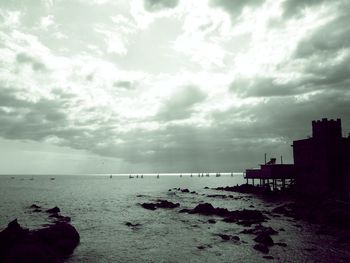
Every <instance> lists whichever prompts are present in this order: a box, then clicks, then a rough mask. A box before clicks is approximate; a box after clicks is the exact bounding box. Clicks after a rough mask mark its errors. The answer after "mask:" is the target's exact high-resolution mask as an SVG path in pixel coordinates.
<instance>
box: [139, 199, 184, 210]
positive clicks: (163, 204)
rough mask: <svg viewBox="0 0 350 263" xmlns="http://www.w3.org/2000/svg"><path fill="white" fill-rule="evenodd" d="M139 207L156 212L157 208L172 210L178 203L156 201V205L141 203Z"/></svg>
mask: <svg viewBox="0 0 350 263" xmlns="http://www.w3.org/2000/svg"><path fill="white" fill-rule="evenodd" d="M141 206H142V207H143V208H145V209H149V210H156V209H157V208H167V209H172V208H176V207H179V206H180V204H179V203H173V202H169V201H167V200H158V202H157V203H142V204H141Z"/></svg>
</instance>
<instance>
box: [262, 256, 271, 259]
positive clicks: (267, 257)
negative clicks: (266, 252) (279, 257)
mask: <svg viewBox="0 0 350 263" xmlns="http://www.w3.org/2000/svg"><path fill="white" fill-rule="evenodd" d="M263 258H266V259H273V256H263Z"/></svg>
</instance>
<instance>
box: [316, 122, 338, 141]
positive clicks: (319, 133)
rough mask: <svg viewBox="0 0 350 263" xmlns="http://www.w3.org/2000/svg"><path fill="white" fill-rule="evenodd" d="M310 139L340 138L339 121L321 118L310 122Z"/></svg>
mask: <svg viewBox="0 0 350 263" xmlns="http://www.w3.org/2000/svg"><path fill="white" fill-rule="evenodd" d="M312 137H313V138H316V139H326V138H341V137H342V129H341V120H340V119H336V120H333V119H330V120H328V119H327V118H323V119H322V120H314V121H312Z"/></svg>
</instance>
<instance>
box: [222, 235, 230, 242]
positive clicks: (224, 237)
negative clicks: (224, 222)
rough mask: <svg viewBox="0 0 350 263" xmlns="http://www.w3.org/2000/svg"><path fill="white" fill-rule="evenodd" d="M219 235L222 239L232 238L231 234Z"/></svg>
mask: <svg viewBox="0 0 350 263" xmlns="http://www.w3.org/2000/svg"><path fill="white" fill-rule="evenodd" d="M219 237H221V238H222V240H225V241H228V240H230V239H231V236H229V235H225V234H219Z"/></svg>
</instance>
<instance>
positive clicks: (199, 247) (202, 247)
mask: <svg viewBox="0 0 350 263" xmlns="http://www.w3.org/2000/svg"><path fill="white" fill-rule="evenodd" d="M197 248H198V249H205V246H203V245H201V246H197Z"/></svg>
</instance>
